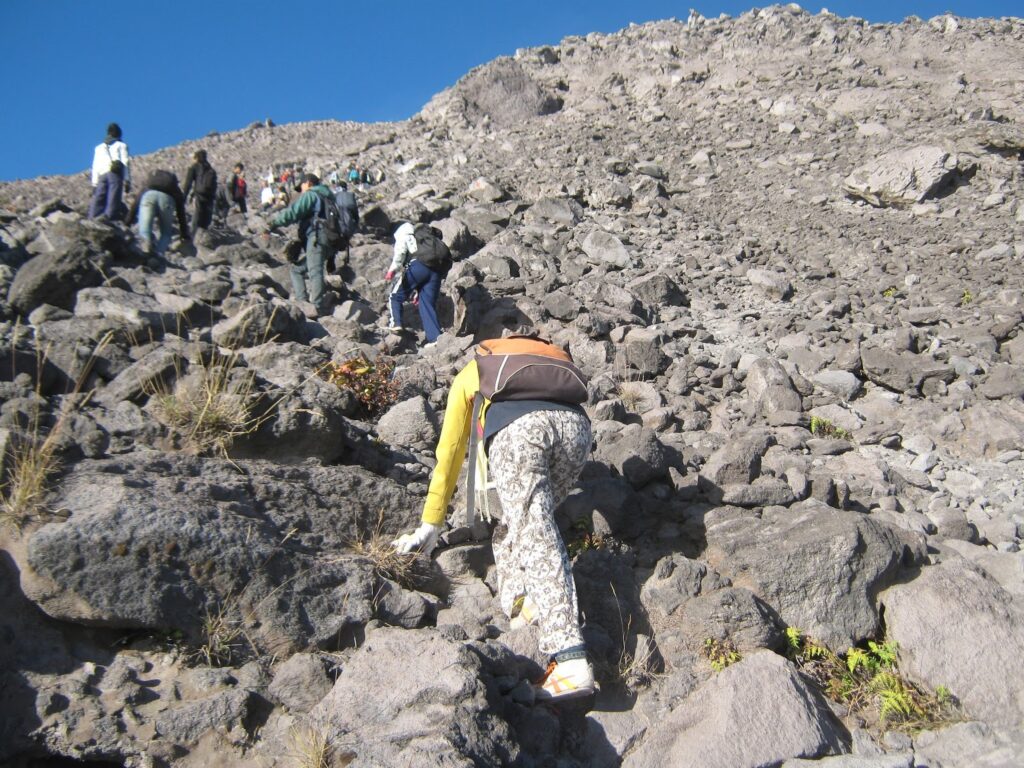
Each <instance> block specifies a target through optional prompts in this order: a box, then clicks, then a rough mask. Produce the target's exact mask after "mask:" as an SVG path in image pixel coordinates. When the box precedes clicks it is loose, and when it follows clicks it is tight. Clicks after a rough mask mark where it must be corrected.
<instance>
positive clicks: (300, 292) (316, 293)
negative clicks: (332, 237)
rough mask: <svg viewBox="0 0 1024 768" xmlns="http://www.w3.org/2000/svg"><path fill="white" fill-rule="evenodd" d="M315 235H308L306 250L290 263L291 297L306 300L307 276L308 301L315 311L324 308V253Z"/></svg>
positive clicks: (320, 310)
mask: <svg viewBox="0 0 1024 768" xmlns="http://www.w3.org/2000/svg"><path fill="white" fill-rule="evenodd" d="M315 240H316V236H315V235H312V234H311V235H310V236H309V240H308V241H307V243H306V252H305V253H304V254H303V255H302V257H301V258H300V259H299V260H298V261H297V262H295V263H294V264H292V298H293V299H295V300H296V301H306V300H307V298H306V278H307V277H308V278H309V299H308V300H309V301H310V303H312V304H313V306H315V307H316V310H317V312H322V311H323V309H324V304H323V301H324V262H326V260H327V258H326V256H327V255H326V254H325V253H324V249H323V247H321V246H319V245H317V244H316V243H315Z"/></svg>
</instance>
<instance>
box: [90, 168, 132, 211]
mask: <svg viewBox="0 0 1024 768" xmlns="http://www.w3.org/2000/svg"><path fill="white" fill-rule="evenodd" d="M123 188H124V179H123V178H122V177H121V176H119V175H118V174H116V173H109V172H108V173H104V174H103V175H102V176H100V179H99V181H98V182H96V187H95V189H93V191H92V201H91V202H90V203H89V218H90V219H95V218H97V217H98V216H106V217H107V218H108V219H118V218H120V213H121V190H122V189H123Z"/></svg>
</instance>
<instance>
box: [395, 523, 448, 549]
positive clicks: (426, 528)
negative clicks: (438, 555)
mask: <svg viewBox="0 0 1024 768" xmlns="http://www.w3.org/2000/svg"><path fill="white" fill-rule="evenodd" d="M440 534H441V526H439V525H433V524H432V523H423V524H422V525H421V526H420V527H419V528H417V529H416V530H415V531H413V532H412V533H403V534H402V535H401V536H399V537H398V538H397V539H395V540H394V541H392V542H391V546H393V547H394V548H395V550H396V551H397V552H398V553H399V554H401V555H407V554H409V553H410V552H414V551H419V552H422V553H423V554H425V555H429V554H430V553H431V552H433V551H434V547H436V546H437V537H438V536H439V535H440Z"/></svg>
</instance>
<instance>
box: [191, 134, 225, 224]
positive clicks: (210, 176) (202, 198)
mask: <svg viewBox="0 0 1024 768" xmlns="http://www.w3.org/2000/svg"><path fill="white" fill-rule="evenodd" d="M192 159H193V160H194V161H195V162H193V163H192V165H191V166H190V167H189V169H188V174H187V175H186V176H185V189H184V192H185V198H186V199H188V196H189V193H190V192H191V193H192V197H193V200H194V201H195V209H194V212H193V217H192V226H193V227H194V228H195V229H207V228H208V227H209V226H210V224H211V222H212V221H213V207H214V203H215V202H216V198H217V172H216V171H215V170H214V169H213V166H212V165H210V161H209V160H207V159H206V150H205V149H199V150H196V153H195V154H194V155H192Z"/></svg>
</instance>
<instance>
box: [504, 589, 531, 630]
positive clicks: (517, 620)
mask: <svg viewBox="0 0 1024 768" xmlns="http://www.w3.org/2000/svg"><path fill="white" fill-rule="evenodd" d="M516 605H518V606H519V613H517V614H516V615H515V616H513V617H512V618H511V619H509V622H508V626H509V628H510V629H521V628H522V627H526V626H529V625H530V624H536V623H537V604H536V603H535V602H533V600H531V599H530V596H529V595H524V596H523V597H521V598H519V599H518V600H516V602H515V604H513V606H512V610H515V607H516Z"/></svg>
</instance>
